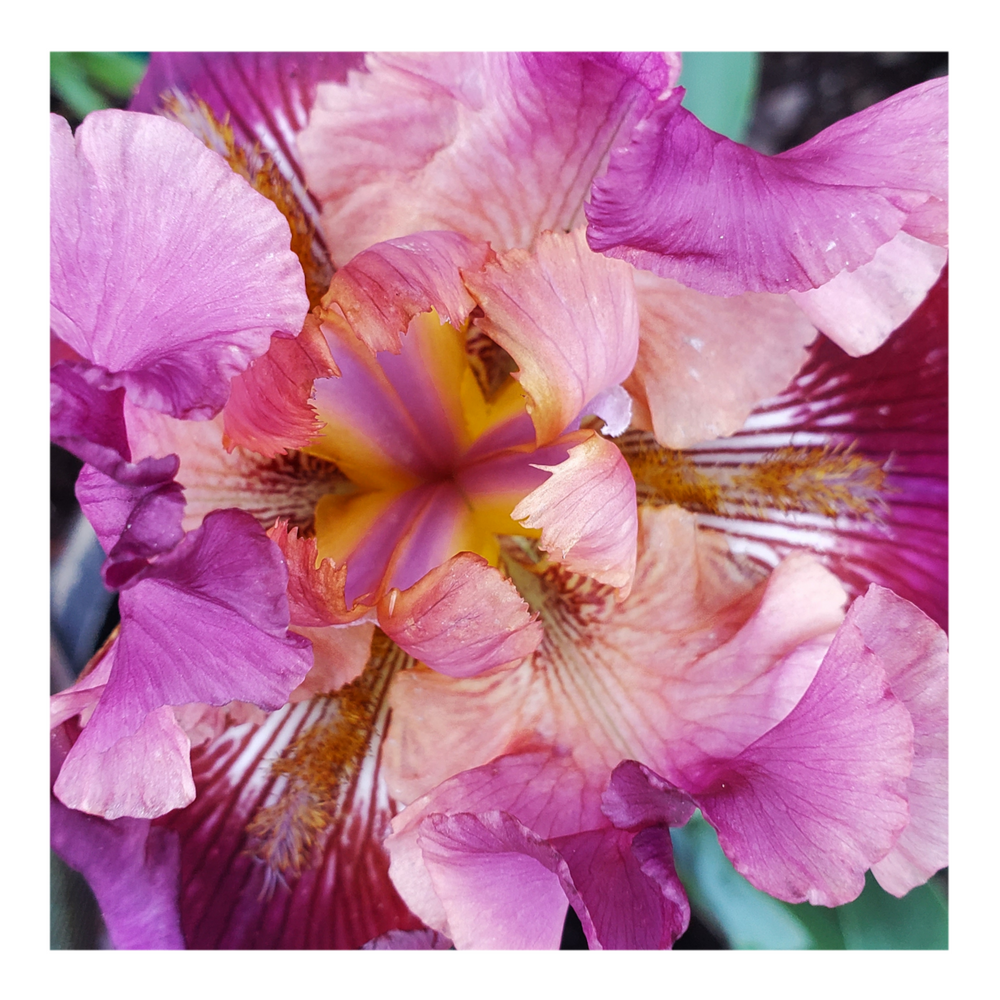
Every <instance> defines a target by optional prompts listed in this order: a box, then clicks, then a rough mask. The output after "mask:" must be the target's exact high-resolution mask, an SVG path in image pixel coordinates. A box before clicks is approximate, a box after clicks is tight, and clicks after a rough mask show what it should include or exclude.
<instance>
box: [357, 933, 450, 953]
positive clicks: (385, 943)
mask: <svg viewBox="0 0 1000 1000" xmlns="http://www.w3.org/2000/svg"><path fill="white" fill-rule="evenodd" d="M452 947H453V946H452V943H451V941H449V940H448V938H446V937H445V936H444V935H443V934H438V932H437V931H431V930H427V929H426V928H424V929H421V930H417V931H396V930H392V931H388V932H387V933H385V934H380V935H379V936H378V937H377V938H372V940H371V941H369V942H368V943H367V944H363V945H362V946H361V950H362V951H448V950H449V949H451V948H452Z"/></svg>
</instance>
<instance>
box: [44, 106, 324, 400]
mask: <svg viewBox="0 0 1000 1000" xmlns="http://www.w3.org/2000/svg"><path fill="white" fill-rule="evenodd" d="M51 140H52V187H51V198H52V239H51V254H52V260H51V276H52V311H51V317H52V318H51V324H52V329H53V330H54V332H55V333H56V335H57V336H59V337H60V338H61V339H62V340H64V341H65V342H66V343H67V344H69V345H70V346H71V347H72V348H73V349H74V350H76V351H77V352H78V353H79V354H80V355H81V356H83V357H84V358H86V359H87V360H88V361H90V362H91V363H92V364H93V365H95V366H97V367H98V368H100V369H102V370H103V372H104V373H105V375H104V380H103V385H104V387H106V388H114V387H117V386H124V387H125V390H126V392H127V394H128V396H129V399H130V400H131V401H132V402H134V403H137V404H138V405H140V406H146V407H149V408H152V409H157V410H162V411H164V412H166V413H170V414H172V415H174V416H179V417H187V418H205V417H210V416H212V415H213V414H215V413H216V412H218V410H219V409H220V408H221V407H222V406H223V404H224V403H225V402H226V398H227V397H228V395H229V381H230V379H231V378H232V377H233V376H234V375H237V374H239V373H240V372H242V371H244V370H245V369H246V368H247V367H248V366H249V364H250V362H251V361H253V359H254V358H256V357H259V356H260V355H262V354H264V352H265V351H266V350H267V348H268V346H269V344H270V339H271V334H272V333H274V332H275V331H277V330H281V331H285V332H287V333H290V334H296V333H298V332H299V330H300V329H301V328H302V320H303V318H304V316H305V314H306V311H307V309H308V301H307V299H306V294H305V284H304V279H303V275H302V268H301V266H300V265H299V262H298V258H297V257H296V256H295V255H294V254H293V253H292V252H291V250H290V249H289V242H290V232H289V229H288V223H287V222H286V221H285V219H284V217H283V216H282V215H281V213H280V212H279V211H278V209H277V208H276V207H275V206H274V205H273V204H272V203H271V202H270V201H268V200H267V199H266V198H265V197H264V196H263V195H261V194H258V193H257V192H256V191H254V190H253V189H252V188H251V187H250V185H249V184H248V183H247V182H246V181H245V180H243V179H242V178H241V177H238V176H237V175H236V174H235V173H233V171H232V170H231V169H230V168H229V166H228V165H227V164H226V162H225V161H224V160H223V159H222V157H220V156H219V155H218V154H217V153H214V152H211V151H210V150H208V149H206V148H205V146H204V145H203V144H202V143H201V142H200V141H199V140H198V139H197V138H195V136H193V135H192V134H191V133H190V132H188V131H187V129H185V128H184V127H183V126H182V125H179V124H177V123H176V122H170V121H166V120H165V119H162V118H157V117H154V116H149V115H140V114H135V113H132V112H126V111H115V110H111V111H97V112H94V113H93V114H92V115H89V116H88V117H87V119H86V121H85V122H84V123H83V124H82V125H81V126H80V127H79V129H78V130H77V134H76V137H75V138H74V136H73V135H72V134H71V133H70V130H69V127H68V126H67V125H66V123H65V121H63V120H62V119H61V118H58V116H53V118H52V129H51Z"/></svg>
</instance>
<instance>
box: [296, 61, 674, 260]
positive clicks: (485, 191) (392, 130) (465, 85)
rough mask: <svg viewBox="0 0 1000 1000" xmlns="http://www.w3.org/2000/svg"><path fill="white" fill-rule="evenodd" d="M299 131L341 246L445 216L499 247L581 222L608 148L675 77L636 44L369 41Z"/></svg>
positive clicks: (325, 89)
mask: <svg viewBox="0 0 1000 1000" xmlns="http://www.w3.org/2000/svg"><path fill="white" fill-rule="evenodd" d="M366 67H367V69H368V71H369V72H368V73H351V74H349V77H348V83H347V84H346V85H345V86H340V85H336V84H322V85H320V86H319V88H318V90H317V95H316V105H315V107H314V109H313V113H312V115H311V117H310V120H309V127H308V128H307V129H306V130H305V131H304V132H303V133H302V135H301V136H300V137H299V148H300V149H301V151H302V162H303V164H304V166H305V172H306V177H307V178H308V181H309V187H310V189H311V190H312V191H313V192H314V193H315V194H316V195H317V197H318V198H319V200H320V201H321V203H322V204H323V226H324V230H325V232H326V237H327V242H328V245H329V247H330V251H331V254H332V256H333V258H334V260H335V261H336V262H338V263H343V262H344V261H347V260H349V259H350V258H351V257H353V256H354V255H355V254H357V253H359V252H360V251H362V250H364V249H365V248H366V247H369V246H371V245H373V244H375V243H379V242H382V241H383V240H388V239H393V238H395V237H400V236H405V235H407V234H408V233H415V232H421V231H423V230H429V229H447V230H453V231H455V232H459V233H463V234H464V235H466V236H469V237H471V238H472V239H476V240H487V241H490V242H492V243H493V245H494V247H497V248H499V247H512V246H527V245H528V244H529V243H530V242H531V241H532V239H533V238H534V236H535V235H536V234H537V233H539V232H541V231H542V230H544V229H564V230H568V229H571V228H572V227H573V226H574V225H575V224H577V223H578V222H580V221H581V218H582V212H581V206H582V203H583V200H584V198H585V196H586V194H587V191H588V189H589V187H590V182H591V180H592V178H593V177H594V175H595V174H596V173H598V172H599V171H600V170H601V169H602V167H603V164H604V162H605V160H606V155H607V150H608V149H609V148H610V147H611V146H612V145H613V144H614V143H615V142H616V141H620V140H619V137H620V136H625V135H628V133H629V130H630V129H631V128H632V125H633V124H634V123H635V122H636V121H638V120H639V118H640V116H641V115H642V113H643V112H644V111H645V109H646V108H647V107H648V106H649V105H650V104H651V103H652V102H653V101H654V100H655V99H656V98H657V97H658V96H659V95H660V94H661V93H662V92H663V91H664V90H667V89H669V88H670V87H672V86H673V85H674V83H676V80H677V75H678V72H679V60H677V59H676V57H668V58H664V57H663V56H662V55H647V54H639V53H627V54H625V55H623V56H617V57H616V56H614V55H610V54H604V53H595V54H592V55H580V54H574V53H548V54H544V53H542V54H530V53H528V54H526V53H485V54H484V53H448V54H445V55H441V54H431V55H399V54H393V55H379V56H374V55H369V56H368V57H367V59H366Z"/></svg>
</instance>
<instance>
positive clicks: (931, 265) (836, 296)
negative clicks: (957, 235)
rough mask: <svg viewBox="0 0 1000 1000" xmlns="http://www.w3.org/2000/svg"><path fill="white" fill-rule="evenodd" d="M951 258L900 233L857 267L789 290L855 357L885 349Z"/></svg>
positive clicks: (937, 247)
mask: <svg viewBox="0 0 1000 1000" xmlns="http://www.w3.org/2000/svg"><path fill="white" fill-rule="evenodd" d="M947 260H948V251H947V250H945V249H944V248H943V247H939V246H934V245H933V244H932V243H924V242H923V241H922V240H918V239H916V238H915V237H913V236H910V235H909V234H908V233H904V232H901V233H898V234H897V235H896V236H895V237H894V238H893V239H892V240H890V241H889V242H888V243H885V244H883V245H882V246H881V247H879V249H878V250H877V251H876V253H875V256H874V258H873V259H872V260H870V261H869V262H868V263H867V264H863V265H862V266H861V267H859V268H858V269H857V270H856V271H841V272H840V274H838V275H836V276H835V277H834V278H832V279H831V280H830V281H828V282H827V283H826V284H825V285H822V286H821V287H819V288H813V289H811V290H810V291H807V292H789V293H788V294H789V297H790V298H791V299H792V301H793V302H794V303H795V304H796V305H797V306H798V307H799V308H800V309H801V310H802V311H803V312H804V313H805V314H806V316H807V317H808V318H809V320H810V321H811V322H812V323H814V324H815V325H816V326H817V327H818V328H819V329H820V330H822V331H823V333H825V334H826V335H827V336H828V337H829V338H830V339H831V340H832V341H833V342H834V343H836V344H838V345H839V346H840V347H842V348H843V349H844V350H845V351H847V353H848V354H850V355H851V356H852V357H855V358H856V357H860V356H861V355H862V354H870V353H871V352H872V351H874V350H875V349H876V348H878V347H880V346H881V345H882V344H884V343H885V341H886V340H887V339H888V337H889V334H890V333H892V331H893V330H895V329H896V328H897V327H898V326H900V324H902V323H903V322H904V320H906V319H908V318H909V317H910V314H911V313H912V312H913V311H914V310H915V309H916V308H917V306H919V305H920V303H921V302H923V301H924V299H925V298H926V296H927V293H928V292H929V291H930V289H931V287H932V286H933V285H934V282H935V281H937V279H938V275H940V273H941V269H942V268H943V267H944V265H945V263H946V261H947Z"/></svg>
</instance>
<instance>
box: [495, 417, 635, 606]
mask: <svg viewBox="0 0 1000 1000" xmlns="http://www.w3.org/2000/svg"><path fill="white" fill-rule="evenodd" d="M583 434H584V435H586V436H585V437H584V439H583V440H582V441H581V442H580V443H579V444H576V445H574V446H573V447H571V448H570V451H569V458H567V459H566V461H565V462H563V463H562V464H561V465H555V466H539V468H542V469H544V470H545V471H547V472H551V473H552V475H551V476H550V477H549V478H548V479H547V480H546V481H545V482H544V483H542V485H541V486H538V487H536V488H535V489H534V490H533V491H532V492H531V493H529V494H528V495H527V496H526V497H525V498H524V499H523V500H522V501H521V502H520V503H519V504H518V505H517V506H516V507H515V508H514V510H513V512H512V513H511V517H513V518H514V520H516V521H520V522H521V523H522V524H524V526H525V527H527V528H541V530H542V538H541V542H540V545H541V547H542V548H543V549H544V550H545V551H546V552H549V553H551V554H552V556H553V557H554V558H555V559H557V560H558V561H559V562H560V563H561V564H562V565H563V566H565V567H566V568H567V569H569V570H572V571H574V572H577V573H584V574H586V575H587V576H591V577H593V578H594V579H595V580H598V581H599V582H601V583H606V584H608V585H609V586H612V587H618V588H619V590H620V599H624V598H625V597H627V596H628V593H629V591H630V590H631V587H632V577H633V575H634V573H635V551H636V549H635V546H636V533H637V531H638V516H637V514H636V506H635V480H634V479H633V478H632V473H631V471H630V469H629V467H628V463H627V462H626V461H625V459H624V458H623V457H622V454H621V452H620V451H619V450H618V449H617V448H616V447H615V446H614V444H612V443H611V442H610V441H608V440H607V439H606V438H603V437H601V436H600V435H599V434H595V433H594V432H593V431H585V432H583Z"/></svg>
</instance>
